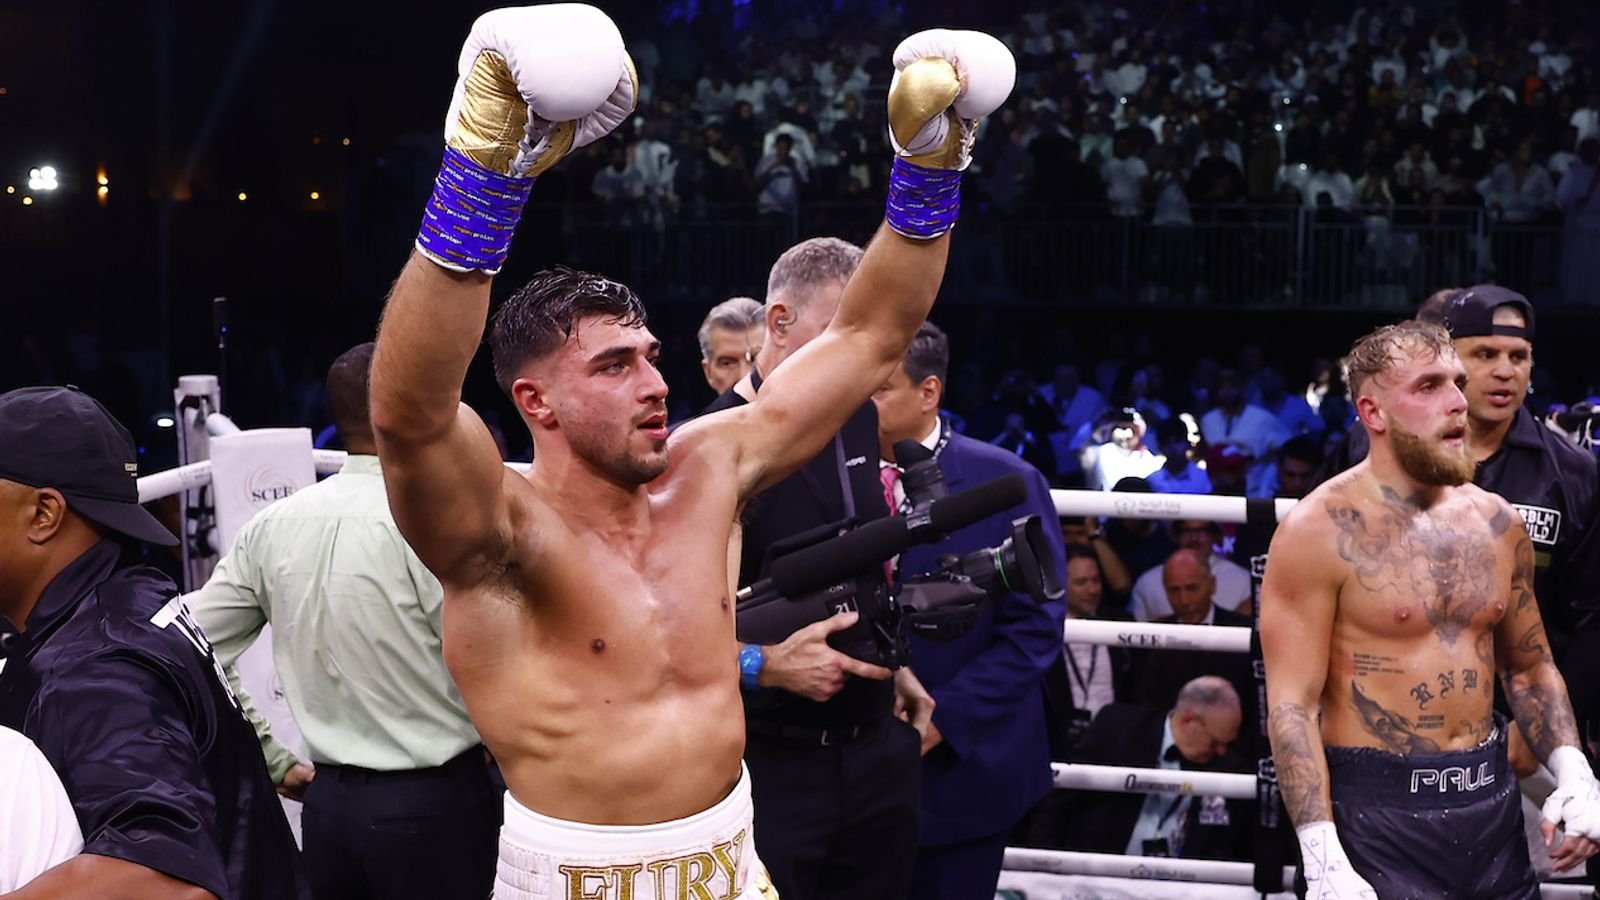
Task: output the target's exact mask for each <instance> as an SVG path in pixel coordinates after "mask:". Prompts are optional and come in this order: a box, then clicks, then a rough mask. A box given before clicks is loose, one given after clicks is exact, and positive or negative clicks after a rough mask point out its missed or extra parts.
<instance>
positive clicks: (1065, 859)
mask: <svg viewBox="0 0 1600 900" xmlns="http://www.w3.org/2000/svg"><path fill="white" fill-rule="evenodd" d="M1005 870H1006V871H1008V872H1044V873H1048V874H1052V875H1097V876H1101V877H1109V878H1130V879H1136V880H1140V881H1187V882H1191V883H1195V884H1232V885H1250V884H1253V883H1254V880H1255V864H1254V863H1247V862H1223V861H1220V860H1207V859H1169V858H1167V857H1161V856H1122V855H1119V854H1115V853H1082V852H1078V851H1074V850H1036V849H1033V848H1031V847H1007V848H1006V857H1005ZM1283 889H1284V890H1285V891H1291V890H1294V867H1292V866H1284V867H1283ZM1539 889H1540V894H1541V896H1543V897H1545V898H1547V900H1577V898H1580V897H1584V898H1587V897H1593V896H1594V888H1593V887H1592V886H1591V885H1586V884H1563V883H1558V882H1545V883H1544V884H1542V885H1540V886H1539Z"/></svg>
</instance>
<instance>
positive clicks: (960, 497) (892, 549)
mask: <svg viewBox="0 0 1600 900" xmlns="http://www.w3.org/2000/svg"><path fill="white" fill-rule="evenodd" d="M1027 498H1028V490H1027V486H1026V485H1025V484H1024V483H1023V481H1022V476H1020V475H1006V476H1003V477H1001V478H996V479H994V480H992V481H986V482H984V483H983V484H980V485H978V486H977V487H972V488H968V489H967V490H964V491H962V492H960V493H959V494H951V495H950V496H948V497H946V498H944V499H942V500H935V501H934V502H933V504H932V505H931V506H930V507H929V509H928V517H929V520H930V521H931V523H932V525H933V528H934V529H935V530H936V531H938V532H939V533H943V534H948V533H950V532H952V531H956V530H958V529H961V528H965V527H966V526H968V525H971V524H972V523H974V522H978V521H981V520H983V519H985V518H988V517H989V516H992V515H994V514H996V513H999V512H1002V511H1004V510H1007V509H1010V508H1011V507H1013V506H1018V505H1020V504H1021V503H1023V502H1024V501H1025V500H1027ZM912 542H913V541H912V528H911V526H910V525H909V524H908V523H907V521H906V520H905V519H904V518H902V517H900V516H891V517H889V518H887V519H875V520H873V521H871V522H868V523H867V524H865V525H863V526H861V527H860V528H857V529H855V530H854V531H849V532H846V533H844V534H842V535H840V536H839V537H836V538H833V539H832V540H827V541H823V542H821V543H818V544H813V545H811V546H809V547H805V548H803V549H800V550H796V551H795V552H793V553H791V554H789V555H787V556H781V557H779V558H778V559H775V560H773V562H772V567H771V570H770V572H769V574H768V577H767V578H766V579H765V580H766V581H767V582H769V584H768V585H767V587H770V588H772V589H775V590H776V591H777V592H778V593H779V594H782V595H785V596H790V597H794V596H799V595H801V594H803V593H805V592H807V591H809V590H812V589H814V588H818V587H823V586H825V585H828V584H831V583H833V582H836V581H839V580H841V579H844V578H848V577H850V576H852V575H856V574H859V573H860V572H862V571H865V570H868V569H871V568H872V567H873V566H874V565H878V564H879V563H882V562H883V561H884V560H887V559H889V558H891V557H893V556H894V555H895V554H897V553H900V552H901V551H903V550H905V549H906V548H907V547H909V546H911V544H912ZM761 587H762V585H759V584H757V585H752V587H751V588H750V589H747V590H751V591H752V592H753V593H760V588H761ZM740 593H741V594H742V593H744V592H743V591H741V592H740Z"/></svg>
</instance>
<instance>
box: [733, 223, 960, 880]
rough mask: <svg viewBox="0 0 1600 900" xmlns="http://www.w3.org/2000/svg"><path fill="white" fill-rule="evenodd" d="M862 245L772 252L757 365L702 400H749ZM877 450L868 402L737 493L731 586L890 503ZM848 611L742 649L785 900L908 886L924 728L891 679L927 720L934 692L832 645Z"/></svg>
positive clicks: (760, 790) (764, 821)
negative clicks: (754, 488) (827, 440)
mask: <svg viewBox="0 0 1600 900" xmlns="http://www.w3.org/2000/svg"><path fill="white" fill-rule="evenodd" d="M861 253H862V251H861V248H859V247H856V246H855V245H853V244H850V243H847V242H845V241H842V240H839V239H837V238H812V239H810V240H807V241H802V242H801V243H799V244H797V245H795V246H794V247H791V248H789V249H788V250H787V251H785V252H784V253H783V255H782V256H780V257H778V261H777V262H776V263H774V264H773V266H772V271H771V273H770V275H769V276H768V279H767V303H766V337H765V339H764V341H763V343H762V347H761V351H760V352H759V353H758V354H757V355H756V360H755V366H754V368H753V369H752V370H751V372H750V374H749V375H746V376H745V378H744V379H743V380H741V381H740V382H739V383H738V384H737V385H735V386H734V387H733V388H732V389H731V390H729V391H727V392H725V393H723V395H722V396H720V397H718V398H717V399H716V400H715V401H714V402H713V403H712V404H711V405H710V406H709V407H707V409H706V412H708V413H709V412H716V411H718V410H721V409H727V408H731V407H734V406H738V405H741V404H744V403H748V402H749V401H750V400H752V399H753V398H754V397H755V394H756V392H757V391H759V390H760V388H761V382H762V379H763V378H764V377H766V376H769V375H771V374H772V371H773V370H774V369H776V368H777V367H778V365H780V364H781V363H782V362H783V360H784V359H786V358H787V357H788V356H789V355H790V354H792V353H794V352H795V351H797V350H799V349H800V348H801V347H802V346H804V345H805V344H806V343H807V342H808V341H810V340H811V339H813V338H815V337H816V336H817V335H818V334H820V333H821V332H822V330H823V329H824V328H826V327H827V325H828V322H829V321H830V320H831V319H832V318H833V314H834V311H835V310H836V309H837V308H838V304H839V296H840V294H841V293H842V292H843V291H844V285H845V282H846V281H848V280H849V278H850V275H851V273H852V272H854V271H855V268H856V265H857V263H858V262H859V261H860V259H861ZM877 459H878V416H877V412H876V410H875V409H874V408H873V405H872V404H871V403H867V404H864V405H863V406H862V407H861V409H859V410H858V411H857V412H856V413H855V415H853V416H852V417H851V418H850V420H849V421H848V422H846V423H845V426H844V428H842V429H841V430H840V431H839V433H838V434H837V435H836V436H835V437H834V441H833V443H832V444H831V445H829V447H828V448H827V449H825V450H823V451H822V453H821V454H819V455H818V456H817V457H816V458H815V459H813V460H811V461H810V462H809V463H807V464H806V465H805V466H803V467H802V468H801V469H800V470H799V471H797V472H795V473H794V474H792V475H790V476H789V477H788V478H785V479H784V480H783V481H780V482H779V483H777V484H776V485H774V486H772V487H771V488H769V489H768V490H766V491H765V492H763V493H762V494H760V495H759V496H757V497H755V498H753V499H752V500H751V501H750V502H749V504H748V505H747V506H746V508H745V511H744V515H743V516H742V521H741V524H742V526H743V547H742V552H741V553H740V558H739V586H740V587H746V586H748V585H750V584H751V583H752V582H755V581H756V580H758V579H759V578H761V577H762V576H763V575H765V574H766V571H765V569H766V566H765V563H766V559H767V554H768V550H769V548H771V547H772V545H773V544H774V543H777V542H779V541H782V540H784V539H785V538H790V537H793V536H795V535H798V534H802V533H804V532H808V531H812V530H815V529H817V528H820V527H822V526H827V525H832V524H835V523H838V522H841V521H844V520H848V519H859V520H869V519H880V518H883V517H884V516H887V515H888V514H889V510H888V508H887V506H886V505H885V503H884V500H883V489H882V485H881V483H880V482H879V480H878V471H877V465H876V461H877ZM841 486H842V487H843V489H842V490H841ZM855 623H856V613H854V612H849V613H841V614H839V615H836V616H834V617H832V618H830V619H825V620H823V621H821V622H817V623H815V624H812V625H808V626H806V627H805V628H802V629H800V630H799V631H796V632H795V633H794V634H793V635H792V636H790V637H789V638H787V639H786V640H784V641H782V642H781V643H778V644H776V645H773V646H766V647H761V646H757V645H753V644H748V645H744V646H743V647H742V648H741V650H740V656H739V667H740V671H741V673H742V677H743V679H744V683H745V688H746V690H745V694H744V696H745V727H746V744H745V763H746V765H747V766H749V769H750V776H751V784H752V791H753V794H754V801H755V810H756V812H755V816H756V818H755V828H756V832H757V833H758V834H759V835H760V836H761V838H760V840H761V858H762V861H763V862H764V863H766V866H767V870H768V871H769V872H770V873H771V875H772V882H773V885H774V886H775V887H777V889H778V893H779V895H780V896H782V897H783V898H784V900H810V898H821V897H826V898H830V900H832V898H841V900H843V898H863V900H898V898H904V897H907V896H908V892H909V890H910V883H911V867H912V864H913V862H914V861H915V859H916V852H917V825H918V813H919V804H918V800H919V795H920V791H921V787H920V785H919V784H918V781H917V768H918V767H917V759H918V745H919V743H920V735H919V733H918V731H917V730H915V729H914V728H913V727H912V726H910V725H908V724H907V723H905V722H903V721H900V720H898V719H897V718H896V717H895V705H896V689H897V688H898V689H900V691H901V693H902V698H903V699H902V701H901V702H902V703H904V704H905V705H906V706H907V707H908V713H909V715H910V716H911V718H912V719H913V721H918V720H925V719H926V716H927V706H928V705H929V704H931V703H932V701H931V699H929V698H928V697H927V695H926V693H925V692H922V691H921V688H920V686H918V685H915V684H914V679H913V678H912V676H911V675H910V673H909V672H908V671H906V670H904V669H902V670H901V672H902V673H903V674H895V675H893V682H894V683H893V684H891V681H890V680H891V673H890V671H889V670H888V669H885V668H882V667H880V666H875V665H871V664H869V663H866V662H862V661H861V660H858V659H855V658H853V657H851V656H847V655H845V654H844V653H841V652H839V651H838V650H835V649H834V648H833V647H831V646H829V645H828V644H827V642H826V641H827V638H828V636H829V635H830V634H833V633H836V632H838V631H841V630H843V629H845V628H848V627H850V626H851V625H854V624H855Z"/></svg>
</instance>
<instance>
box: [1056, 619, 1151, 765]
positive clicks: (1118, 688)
mask: <svg viewBox="0 0 1600 900" xmlns="http://www.w3.org/2000/svg"><path fill="white" fill-rule="evenodd" d="M1093 618H1095V619H1098V620H1101V621H1113V622H1131V621H1133V617H1132V616H1130V615H1128V614H1127V613H1125V612H1121V611H1120V610H1119V611H1107V610H1106V609H1105V607H1104V606H1102V607H1101V611H1100V612H1099V613H1096V614H1095V615H1094V616H1093ZM1071 627H1072V620H1071V619H1070V618H1069V619H1068V620H1067V628H1069V629H1070V628H1071ZM1106 653H1107V658H1108V659H1109V660H1110V661H1111V699H1112V702H1114V703H1125V702H1128V701H1130V700H1132V699H1133V666H1134V661H1133V651H1132V650H1129V649H1128V648H1127V647H1107V648H1106ZM1066 656H1067V654H1066V651H1065V649H1063V651H1062V653H1061V656H1059V657H1057V659H1056V661H1055V663H1054V664H1053V665H1051V666H1050V668H1048V669H1046V670H1045V673H1044V709H1045V722H1046V725H1047V727H1048V728H1049V729H1050V758H1051V759H1054V760H1063V761H1064V760H1066V759H1069V758H1070V756H1071V753H1072V748H1073V746H1074V745H1075V744H1076V743H1077V742H1078V740H1080V739H1081V738H1082V735H1083V733H1084V729H1085V727H1086V725H1087V721H1088V718H1089V717H1088V715H1087V713H1086V711H1084V710H1081V709H1079V707H1078V704H1077V702H1076V701H1075V700H1074V699H1073V697H1072V676H1071V675H1070V674H1069V673H1068V671H1067V662H1066ZM1084 675H1085V676H1087V673H1084Z"/></svg>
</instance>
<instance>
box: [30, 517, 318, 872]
mask: <svg viewBox="0 0 1600 900" xmlns="http://www.w3.org/2000/svg"><path fill="white" fill-rule="evenodd" d="M120 552H121V547H120V546H119V545H118V544H117V543H116V541H114V540H109V539H108V540H103V541H101V542H100V543H98V544H96V545H95V546H93V547H91V548H89V549H88V550H87V551H85V552H84V553H83V555H82V556H80V557H78V559H77V560H75V561H74V562H73V563H71V564H70V565H68V566H67V568H65V569H64V570H62V572H61V573H60V574H59V575H57V576H56V577H55V579H54V580H53V581H51V582H50V585H49V586H48V587H47V588H45V591H44V594H43V596H41V597H40V599H39V603H38V605H37V606H35V607H34V610H33V612H32V613H31V614H30V615H29V616H28V621H27V625H26V629H27V630H26V631H25V632H24V633H23V634H22V635H20V636H19V637H18V638H17V646H15V647H14V648H13V649H12V651H11V655H10V659H9V662H8V663H7V665H6V667H5V671H4V672H3V673H0V725H6V726H8V727H11V728H14V729H16V730H18V731H21V732H22V733H23V734H25V735H27V736H28V737H30V738H32V739H33V742H34V743H35V744H37V745H38V746H39V749H40V751H42V752H43V753H44V755H45V758H46V759H48V760H50V764H51V766H53V767H54V768H55V770H56V773H57V774H59V775H60V776H61V782H62V784H63V785H64V786H65V787H66V789H67V797H68V798H69V799H70V800H71V801H72V808H73V810H74V811H75V812H76V813H77V815H78V822H79V823H80V824H81V825H82V826H83V842H84V846H83V850H84V852H85V853H95V854H99V855H102V856H111V857H116V858H118V859H124V860H128V861H129V862H134V863H138V864H139V865H142V866H146V867H148V868H151V869H155V870H156V871H159V872H163V873H165V874H167V875H170V876H172V877H174V878H179V879H182V880H184V881H187V882H190V883H191V884H197V885H199V886H201V887H203V888H205V889H206V890H208V891H210V892H212V893H213V894H216V895H217V896H218V897H222V898H226V900H258V898H259V900H280V898H282V900H287V898H308V897H310V888H309V886H308V884H307V882H306V879H305V874H304V870H303V868H302V866H301V862H300V852H299V850H297V849H296V848H295V843H294V837H293V835H292V834H291V833H290V831H289V823H288V822H287V820H285V818H284V815H283V809H282V807H281V806H279V803H278V797H277V794H276V793H275V791H274V788H273V785H272V780H271V779H270V778H269V777H268V776H267V765H266V762H265V761H264V760H263V759H262V757H261V746H260V744H259V743H257V741H256V735H255V731H254V730H253V729H252V728H251V727H250V723H249V721H248V720H246V719H245V717H244V713H243V712H241V711H240V708H239V705H238V702H237V701H236V700H235V699H234V697H233V692H232V691H231V690H230V689H229V687H228V684H227V680H226V678H225V677H224V675H223V672H222V668H221V666H219V665H218V664H217V661H216V657H215V656H214V655H213V654H212V653H211V646H210V644H208V643H207V642H206V639H205V635H203V634H202V633H201V632H200V629H199V627H198V626H197V625H195V624H194V621H193V620H192V619H191V618H189V615H188V612H187V610H185V609H183V607H182V605H181V604H180V603H179V602H178V601H177V600H176V599H174V598H175V597H176V594H177V589H176V588H175V587H174V586H173V584H172V582H171V581H170V580H169V579H167V577H166V576H165V575H162V574H161V573H160V572H157V571H156V570H155V569H152V568H149V567H147V566H141V565H126V564H124V563H123V562H122V561H121V560H120Z"/></svg>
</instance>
